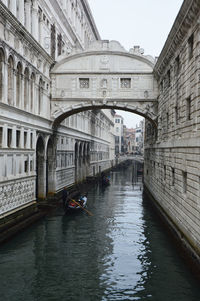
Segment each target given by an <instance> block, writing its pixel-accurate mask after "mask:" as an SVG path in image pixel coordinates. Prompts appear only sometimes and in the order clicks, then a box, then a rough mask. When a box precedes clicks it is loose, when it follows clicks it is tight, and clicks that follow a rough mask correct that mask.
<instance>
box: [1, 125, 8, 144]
mask: <svg viewBox="0 0 200 301" xmlns="http://www.w3.org/2000/svg"><path fill="white" fill-rule="evenodd" d="M7 140H8V125H7V124H4V127H3V137H2V148H7V147H8V146H7Z"/></svg>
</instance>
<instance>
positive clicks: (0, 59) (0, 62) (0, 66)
mask: <svg viewBox="0 0 200 301" xmlns="http://www.w3.org/2000/svg"><path fill="white" fill-rule="evenodd" d="M4 63H5V56H4V52H3V50H2V49H0V101H2V99H3V87H4V84H3V80H4Z"/></svg>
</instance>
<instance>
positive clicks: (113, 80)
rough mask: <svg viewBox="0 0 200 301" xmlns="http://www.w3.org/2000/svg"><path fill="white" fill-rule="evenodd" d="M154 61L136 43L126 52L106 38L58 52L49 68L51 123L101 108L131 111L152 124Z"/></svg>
mask: <svg viewBox="0 0 200 301" xmlns="http://www.w3.org/2000/svg"><path fill="white" fill-rule="evenodd" d="M154 63H155V61H154V59H153V58H152V57H151V56H145V55H144V54H143V50H142V49H140V48H139V47H138V46H135V47H134V48H132V49H130V51H129V52H127V51H126V50H125V49H124V48H123V47H122V46H121V45H120V44H119V42H117V41H107V40H106V41H105V40H102V41H95V42H94V43H92V44H91V45H90V46H89V48H88V49H86V50H84V51H81V50H80V51H78V50H76V51H74V52H72V53H70V54H68V55H62V56H60V57H59V60H58V61H57V63H56V64H55V65H54V67H53V68H52V70H51V80H52V99H51V118H52V121H53V127H57V126H58V125H59V124H60V122H62V121H63V120H64V119H65V118H66V117H68V116H70V115H72V114H75V113H78V112H81V111H86V110H93V109H101V108H102V109H118V110H125V111H129V112H133V113H136V114H139V115H141V116H144V117H145V118H147V119H149V120H150V121H151V122H152V123H153V124H155V125H156V119H157V96H158V89H157V81H156V79H155V76H154V73H153V68H154Z"/></svg>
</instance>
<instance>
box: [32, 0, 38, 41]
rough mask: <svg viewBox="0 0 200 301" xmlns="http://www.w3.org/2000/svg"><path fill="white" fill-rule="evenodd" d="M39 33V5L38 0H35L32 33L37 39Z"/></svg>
mask: <svg viewBox="0 0 200 301" xmlns="http://www.w3.org/2000/svg"><path fill="white" fill-rule="evenodd" d="M38 33H39V16H38V5H37V3H36V1H34V3H33V7H32V35H33V37H34V38H35V39H36V40H37V41H38Z"/></svg>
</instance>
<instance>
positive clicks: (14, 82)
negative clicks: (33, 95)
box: [13, 70, 17, 107]
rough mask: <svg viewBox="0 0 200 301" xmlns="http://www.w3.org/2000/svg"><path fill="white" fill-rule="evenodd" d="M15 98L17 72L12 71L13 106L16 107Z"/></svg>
mask: <svg viewBox="0 0 200 301" xmlns="http://www.w3.org/2000/svg"><path fill="white" fill-rule="evenodd" d="M16 96H17V70H14V71H13V106H14V107H16Z"/></svg>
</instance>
